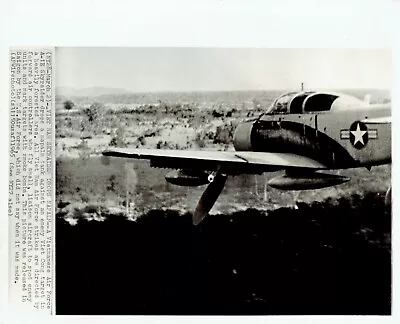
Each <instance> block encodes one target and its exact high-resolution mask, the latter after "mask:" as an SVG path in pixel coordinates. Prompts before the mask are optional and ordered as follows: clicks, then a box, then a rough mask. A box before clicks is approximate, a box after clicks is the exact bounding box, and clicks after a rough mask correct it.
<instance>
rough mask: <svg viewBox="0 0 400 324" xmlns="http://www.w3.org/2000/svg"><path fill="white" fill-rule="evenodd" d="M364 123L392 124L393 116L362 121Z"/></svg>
mask: <svg viewBox="0 0 400 324" xmlns="http://www.w3.org/2000/svg"><path fill="white" fill-rule="evenodd" d="M362 122H363V123H365V124H391V123H392V116H386V117H377V118H368V119H364V120H362Z"/></svg>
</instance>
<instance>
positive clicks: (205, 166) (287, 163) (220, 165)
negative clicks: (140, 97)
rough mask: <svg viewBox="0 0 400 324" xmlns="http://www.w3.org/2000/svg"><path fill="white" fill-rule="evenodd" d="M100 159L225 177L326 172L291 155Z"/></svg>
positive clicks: (145, 153) (160, 154)
mask: <svg viewBox="0 0 400 324" xmlns="http://www.w3.org/2000/svg"><path fill="white" fill-rule="evenodd" d="M103 155H105V156H111V157H121V158H133V159H145V160H150V163H151V165H152V166H154V167H165V168H175V169H183V168H186V169H201V170H207V171H217V170H220V171H222V172H224V173H227V174H235V173H242V172H243V173H253V172H252V171H254V173H258V172H265V171H269V170H273V169H290V168H305V169H315V170H321V169H326V167H325V166H324V165H323V164H321V163H319V162H317V161H315V160H312V159H310V158H307V157H304V156H301V155H297V154H291V153H271V152H250V151H239V152H238V151H188V150H157V149H126V148H116V149H110V150H107V151H104V152H103Z"/></svg>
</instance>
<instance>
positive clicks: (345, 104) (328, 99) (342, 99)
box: [266, 91, 365, 115]
mask: <svg viewBox="0 0 400 324" xmlns="http://www.w3.org/2000/svg"><path fill="white" fill-rule="evenodd" d="M363 105H365V103H364V102H363V101H362V100H360V99H357V98H355V97H352V96H349V95H346V94H341V93H334V92H316V91H305V92H287V93H284V94H283V95H281V96H280V97H278V98H277V99H276V100H275V101H274V102H273V104H272V105H271V106H270V107H269V108H268V109H267V111H266V114H268V115H275V114H303V113H315V112H323V111H332V110H342V109H348V108H350V107H354V106H356V107H357V106H358V107H359V106H363Z"/></svg>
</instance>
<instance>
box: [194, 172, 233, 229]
mask: <svg viewBox="0 0 400 324" xmlns="http://www.w3.org/2000/svg"><path fill="white" fill-rule="evenodd" d="M226 178H227V176H226V175H223V174H220V173H217V174H216V175H215V177H214V179H213V181H212V182H210V184H209V185H208V187H207V188H206V190H205V191H204V192H203V194H202V195H201V198H200V200H199V202H198V204H197V206H196V209H195V211H194V213H193V225H198V224H199V223H200V222H201V221H202V220H203V218H204V217H206V216H207V214H208V212H209V211H210V210H211V208H212V207H213V206H214V204H215V202H216V201H217V199H218V197H219V195H220V194H221V192H222V189H224V186H225V182H226Z"/></svg>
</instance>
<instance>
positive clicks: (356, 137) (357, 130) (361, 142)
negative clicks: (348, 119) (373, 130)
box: [349, 121, 369, 150]
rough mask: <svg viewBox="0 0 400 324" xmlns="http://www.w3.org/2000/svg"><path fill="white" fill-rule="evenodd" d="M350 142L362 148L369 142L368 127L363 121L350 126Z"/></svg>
mask: <svg viewBox="0 0 400 324" xmlns="http://www.w3.org/2000/svg"><path fill="white" fill-rule="evenodd" d="M349 133H350V143H351V144H352V145H353V146H354V147H355V148H356V149H357V150H361V149H362V148H364V147H365V146H366V145H367V144H368V140H369V138H368V127H367V125H365V124H364V123H363V122H360V121H356V122H354V123H353V124H351V126H350V132H349Z"/></svg>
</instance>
